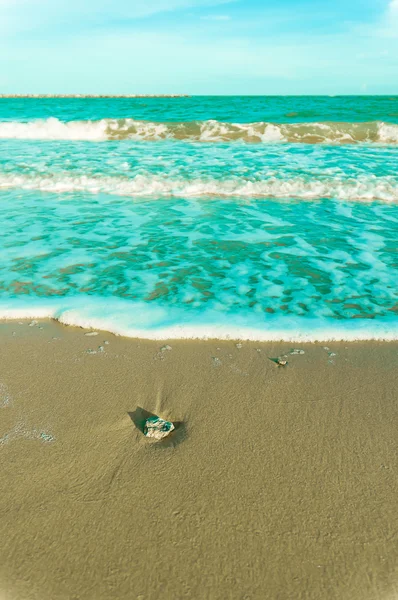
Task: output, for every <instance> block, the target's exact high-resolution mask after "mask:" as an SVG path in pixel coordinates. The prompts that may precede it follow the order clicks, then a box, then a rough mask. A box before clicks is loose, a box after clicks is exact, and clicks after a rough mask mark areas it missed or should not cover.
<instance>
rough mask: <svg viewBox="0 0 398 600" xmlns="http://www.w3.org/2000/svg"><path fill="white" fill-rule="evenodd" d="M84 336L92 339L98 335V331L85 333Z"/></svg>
mask: <svg viewBox="0 0 398 600" xmlns="http://www.w3.org/2000/svg"><path fill="white" fill-rule="evenodd" d="M84 335H86V336H87V337H90V336H93V335H98V331H89V332H88V333H85V334H84Z"/></svg>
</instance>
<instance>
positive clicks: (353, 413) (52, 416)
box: [0, 320, 398, 600]
mask: <svg viewBox="0 0 398 600" xmlns="http://www.w3.org/2000/svg"><path fill="white" fill-rule="evenodd" d="M88 333H97V335H87V334H88ZM292 350H294V351H296V352H292ZM297 351H300V352H297ZM283 355H285V356H286V360H287V361H288V364H287V365H286V366H285V367H280V366H277V364H276V363H275V362H274V361H272V360H269V359H270V358H276V357H280V356H283ZM0 365H1V367H0V416H1V419H0V454H1V464H2V469H1V471H0V482H1V483H0V489H1V494H0V538H1V540H2V543H1V549H0V598H1V600H38V599H40V600H61V599H62V600H66V599H68V600H69V599H72V598H74V599H79V600H110V599H117V600H133V599H134V600H135V599H136V600H157V599H159V598H165V599H170V600H171V599H172V600H178V599H183V598H190V599H199V598H200V599H201V600H202V599H209V600H218V599H220V600H227V599H233V600H237V599H240V600H243V599H245V600H249V599H261V600H264V599H272V600H277V599H281V600H287V599H294V600H298V599H314V600H332V599H335V600H368V599H369V600H378V599H380V600H392V599H393V598H396V597H398V573H397V564H398V563H397V558H398V548H397V544H396V540H397V527H398V513H397V510H396V507H397V493H398V483H397V477H396V473H397V466H398V465H397V462H398V460H397V453H396V421H397V413H398V405H397V393H396V390H397V366H398V342H397V341H391V342H378V341H369V342H329V343H327V342H320V343H311V344H310V343H303V344H292V343H290V342H272V343H271V342H245V341H242V342H237V341H233V340H225V341H217V340H208V341H198V340H165V341H156V340H154V341H150V340H142V339H141V340H140V339H128V338H124V337H117V336H114V335H112V334H111V333H107V332H101V331H99V330H96V331H95V332H92V331H88V330H84V329H81V328H77V327H66V326H63V325H61V324H59V323H57V322H55V321H52V320H37V322H35V321H33V322H32V321H31V320H20V321H8V322H2V323H1V324H0ZM137 409H138V412H137ZM140 411H141V412H142V411H148V412H150V413H154V414H157V415H159V416H161V417H163V418H165V419H169V420H172V421H174V422H178V423H179V427H177V429H176V431H175V432H174V433H173V434H171V435H170V437H169V438H166V440H164V441H161V442H154V441H151V440H149V439H148V438H146V437H145V436H144V435H143V433H142V431H141V430H140V428H139V426H138V427H137V423H138V421H137V419H136V417H137V415H138V414H139V413H140ZM143 414H145V413H143Z"/></svg>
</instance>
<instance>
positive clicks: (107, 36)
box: [0, 0, 398, 94]
mask: <svg viewBox="0 0 398 600" xmlns="http://www.w3.org/2000/svg"><path fill="white" fill-rule="evenodd" d="M0 92H3V93H29V92H30V93H39V92H43V93H61V92H65V93H72V92H74V93H79V92H81V93H84V92H85V93H121V94H123V93H188V94H361V93H369V94H372V93H373V94H383V93H385V94H397V93H398V0H390V1H389V0H332V1H325V0H231V1H229V0H224V1H222V0H146V1H138V0H0Z"/></svg>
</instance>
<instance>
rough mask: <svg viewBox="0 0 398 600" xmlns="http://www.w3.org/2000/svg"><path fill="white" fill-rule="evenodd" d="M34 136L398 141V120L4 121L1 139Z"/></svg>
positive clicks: (293, 141)
mask: <svg viewBox="0 0 398 600" xmlns="http://www.w3.org/2000/svg"><path fill="white" fill-rule="evenodd" d="M10 138H13V139H35V140H76V141H77V140H87V141H106V140H124V139H131V140H142V141H157V140H168V139H170V140H188V141H194V142H229V141H238V140H240V141H243V142H247V143H269V142H289V143H304V144H357V143H363V142H365V143H381V144H398V124H394V123H384V122H381V121H373V122H369V123H345V122H342V123H337V122H322V123H279V124H277V123H266V122H257V123H223V122H220V121H215V120H209V121H192V122H164V123H162V122H159V123H157V122H151V121H137V120H135V119H102V120H99V121H69V122H65V121H60V120H59V119H56V118H54V117H50V118H49V119H43V120H36V121H29V122H20V121H2V122H0V139H10Z"/></svg>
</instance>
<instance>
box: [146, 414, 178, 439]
mask: <svg viewBox="0 0 398 600" xmlns="http://www.w3.org/2000/svg"><path fill="white" fill-rule="evenodd" d="M174 429H175V427H174V425H173V423H172V422H171V421H165V420H164V419H161V418H160V417H149V419H147V420H146V422H145V425H144V435H145V436H146V437H150V438H154V439H155V440H161V439H163V438H165V437H166V436H168V435H169V434H170V433H171V432H172V431H173V430H174Z"/></svg>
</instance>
